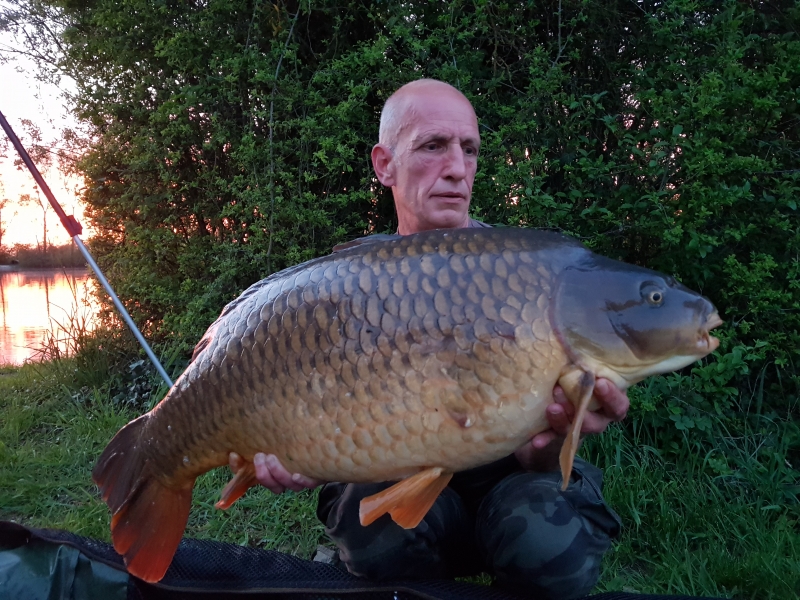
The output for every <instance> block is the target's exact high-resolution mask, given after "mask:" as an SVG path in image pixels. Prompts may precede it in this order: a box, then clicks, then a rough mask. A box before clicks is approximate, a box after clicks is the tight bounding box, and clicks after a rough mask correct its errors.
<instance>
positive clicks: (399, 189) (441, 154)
mask: <svg viewBox="0 0 800 600" xmlns="http://www.w3.org/2000/svg"><path fill="white" fill-rule="evenodd" d="M401 123H402V126H401V130H400V133H399V135H398V138H397V143H396V147H395V149H394V153H393V157H392V159H391V163H392V165H391V168H390V172H391V174H392V175H393V177H392V181H391V182H388V181H387V182H384V183H388V184H389V185H391V186H392V191H393V193H394V199H395V205H396V207H397V213H398V220H399V224H400V233H401V234H404V235H405V234H409V233H415V232H417V231H425V230H428V229H442V228H452V227H465V226H466V225H467V223H468V219H469V218H468V216H467V211H468V209H469V202H470V199H471V197H472V184H473V182H474V180H475V171H476V170H477V167H478V149H479V147H480V135H479V133H478V121H477V118H476V117H475V111H474V110H473V109H472V106H471V105H470V103H469V101H467V100H466V99H465V98H464V97H463V96H461V95H460V94H457V93H455V92H453V91H452V90H449V89H446V88H445V89H441V88H435V89H434V90H424V91H419V92H417V93H415V94H414V95H413V97H412V100H411V103H410V105H409V107H408V109H407V110H406V111H405V114H404V115H403V117H402V119H401Z"/></svg>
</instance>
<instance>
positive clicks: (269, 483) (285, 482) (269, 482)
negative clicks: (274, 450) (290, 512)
mask: <svg viewBox="0 0 800 600" xmlns="http://www.w3.org/2000/svg"><path fill="white" fill-rule="evenodd" d="M253 465H255V468H256V479H257V480H258V483H260V484H261V485H263V486H264V487H265V488H267V489H268V490H269V491H271V492H272V493H273V494H282V493H283V492H285V491H286V490H292V491H293V492H299V491H302V490H305V489H310V488H315V487H317V486H318V485H322V484H323V482H322V481H317V480H316V479H312V478H311V477H306V476H305V475H301V474H300V473H289V471H287V470H286V467H284V466H283V465H282V464H281V461H280V460H278V457H277V456H275V455H274V454H262V453H261V452H259V453H258V454H256V455H255V456H254V457H253Z"/></svg>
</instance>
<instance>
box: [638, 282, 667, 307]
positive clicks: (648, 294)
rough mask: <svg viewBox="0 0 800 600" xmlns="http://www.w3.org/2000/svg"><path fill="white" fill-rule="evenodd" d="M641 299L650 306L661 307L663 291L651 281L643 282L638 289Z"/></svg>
mask: <svg viewBox="0 0 800 600" xmlns="http://www.w3.org/2000/svg"><path fill="white" fill-rule="evenodd" d="M639 292H640V293H641V295H642V299H643V300H644V301H645V302H647V303H648V304H649V305H650V306H661V304H663V303H664V289H663V287H662V286H660V285H658V284H657V283H655V282H653V281H645V282H644V283H643V284H642V286H641V287H640V288H639Z"/></svg>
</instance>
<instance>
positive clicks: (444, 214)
mask: <svg viewBox="0 0 800 600" xmlns="http://www.w3.org/2000/svg"><path fill="white" fill-rule="evenodd" d="M468 208H469V204H466V205H464V204H461V206H454V207H452V208H450V207H444V208H442V209H440V210H437V211H436V212H435V213H434V214H432V215H431V216H430V219H429V221H428V223H429V224H430V225H431V227H429V229H456V228H458V227H466V226H467V225H468V224H469V215H468V214H467V209H468Z"/></svg>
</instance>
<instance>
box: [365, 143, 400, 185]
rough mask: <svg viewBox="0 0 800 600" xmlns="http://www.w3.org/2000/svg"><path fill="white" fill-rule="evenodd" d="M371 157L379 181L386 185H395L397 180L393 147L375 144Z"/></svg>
mask: <svg viewBox="0 0 800 600" xmlns="http://www.w3.org/2000/svg"><path fill="white" fill-rule="evenodd" d="M371 157H372V168H373V169H374V170H375V175H377V176H378V181H380V182H381V183H382V184H383V185H385V186H386V187H392V186H394V184H395V183H396V181H395V165H394V154H393V153H392V149H391V148H389V146H387V145H386V144H375V146H374V147H373V148H372V154H371Z"/></svg>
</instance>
